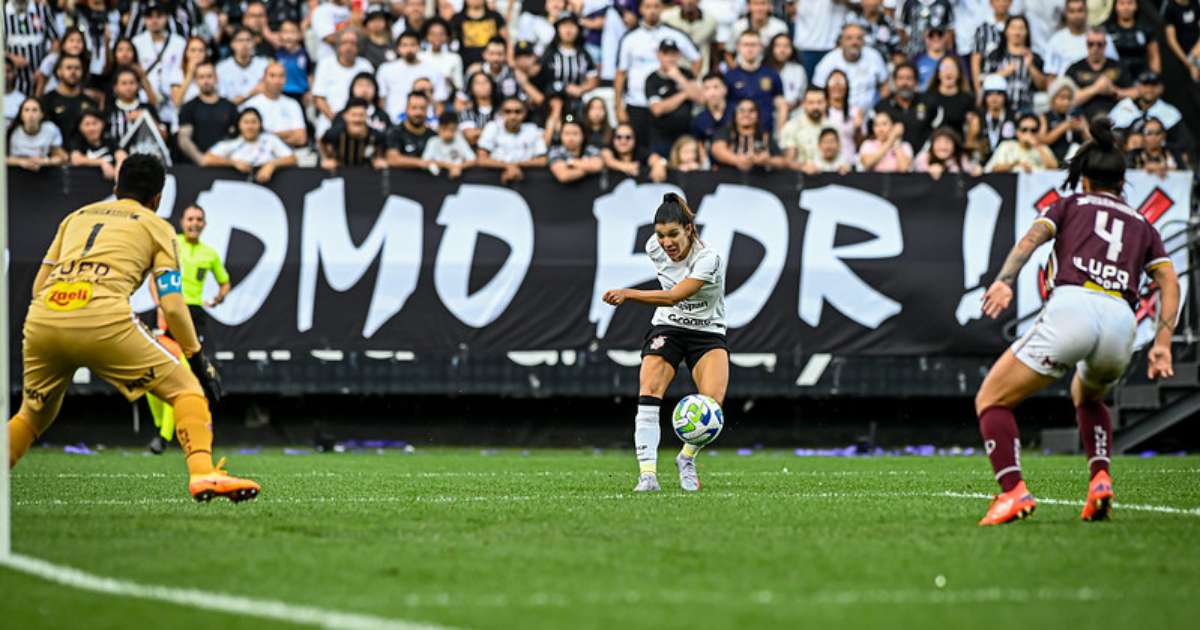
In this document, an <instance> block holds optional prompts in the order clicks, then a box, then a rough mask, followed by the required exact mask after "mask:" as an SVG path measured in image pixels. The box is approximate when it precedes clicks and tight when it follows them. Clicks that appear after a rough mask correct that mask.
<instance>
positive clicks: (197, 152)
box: [177, 61, 237, 164]
mask: <svg viewBox="0 0 1200 630" xmlns="http://www.w3.org/2000/svg"><path fill="white" fill-rule="evenodd" d="M193 76H194V81H195V83H196V88H197V89H198V90H200V94H198V95H197V96H196V98H193V99H192V100H190V101H188V102H186V103H184V104H183V107H182V108H181V109H180V110H179V133H178V136H177V137H178V140H179V150H180V151H181V152H182V153H183V154H184V155H185V156H187V158H188V159H189V160H191V161H192V162H193V163H195V164H200V163H201V162H202V161H203V160H204V154H205V153H208V150H209V149H211V148H212V146H213V145H214V144H216V143H217V142H220V141H221V140H224V139H225V138H227V137H229V132H230V129H231V128H232V127H233V119H234V118H235V117H236V116H237V106H236V105H234V104H233V103H232V102H230V101H229V100H228V99H226V98H224V97H222V96H221V95H220V94H218V93H217V72H216V66H214V65H213V64H212V62H211V61H204V62H201V63H200V64H198V65H197V66H196V70H195V74H194V75H193Z"/></svg>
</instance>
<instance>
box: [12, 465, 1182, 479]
mask: <svg viewBox="0 0 1200 630" xmlns="http://www.w3.org/2000/svg"><path fill="white" fill-rule="evenodd" d="M785 468H786V470H754V471H742V470H738V471H710V472H706V473H705V476H706V477H756V476H788V475H796V476H798V477H928V476H930V475H934V476H938V477H956V476H957V477H978V476H979V475H978V473H976V472H973V471H972V472H968V471H928V470H791V469H790V468H788V467H785ZM238 472H239V473H240V474H243V475H246V476H248V477H255V478H259V477H262V478H280V477H301V478H308V479H313V478H317V479H320V478H330V479H335V478H338V477H385V478H389V479H439V478H482V479H492V478H502V477H594V476H609V475H618V474H623V473H621V472H616V471H607V470H590V471H581V470H570V471H556V470H534V471H521V470H501V471H452V470H447V471H436V472H406V473H375V472H364V471H342V472H332V471H309V472H293V473H255V472H254V471H253V470H239V471H238ZM1084 474H1085V473H1084V469H1082V468H1081V469H1080V470H1079V471H1065V470H1061V471H1039V472H1038V476H1040V477H1058V476H1063V477H1065V476H1072V477H1074V476H1081V475H1084ZM1189 474H1192V475H1194V474H1200V468H1146V469H1132V470H1122V471H1121V476H1122V477H1127V476H1137V475H1189ZM12 476H13V478H14V479H168V478H176V477H178V475H176V474H174V473H172V474H167V473H161V472H129V473H99V472H98V473H38V472H30V473H24V472H19V473H13V474H12Z"/></svg>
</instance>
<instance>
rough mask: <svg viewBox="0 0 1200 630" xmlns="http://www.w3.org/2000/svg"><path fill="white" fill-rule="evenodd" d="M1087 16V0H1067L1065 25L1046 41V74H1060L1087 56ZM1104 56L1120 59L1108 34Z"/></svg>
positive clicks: (1106, 35)
mask: <svg viewBox="0 0 1200 630" xmlns="http://www.w3.org/2000/svg"><path fill="white" fill-rule="evenodd" d="M1087 16H1088V9H1087V0H1067V3H1066V5H1065V7H1064V8H1063V22H1064V24H1065V25H1064V26H1063V27H1062V28H1061V29H1059V30H1058V32H1057V33H1055V34H1054V36H1053V37H1051V38H1050V41H1049V42H1047V43H1046V74H1051V75H1054V76H1060V75H1062V74H1064V73H1066V71H1067V68H1070V67H1071V65H1072V64H1074V63H1075V62H1076V61H1080V60H1082V59H1084V58H1085V57H1087V30H1088V23H1087ZM1031 41H1032V40H1031ZM1104 56H1105V57H1108V58H1109V59H1120V57H1119V56H1118V55H1117V48H1116V46H1114V45H1113V41H1112V36H1111V35H1108V34H1105V47H1104Z"/></svg>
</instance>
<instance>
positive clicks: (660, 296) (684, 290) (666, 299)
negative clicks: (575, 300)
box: [604, 278, 704, 306]
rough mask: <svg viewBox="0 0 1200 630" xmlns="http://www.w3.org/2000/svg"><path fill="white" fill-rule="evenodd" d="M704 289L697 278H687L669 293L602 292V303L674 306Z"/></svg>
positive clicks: (619, 290)
mask: <svg viewBox="0 0 1200 630" xmlns="http://www.w3.org/2000/svg"><path fill="white" fill-rule="evenodd" d="M702 288H704V281H703V280H699V279H697V278H687V279H685V280H684V281H683V282H680V283H679V284H677V285H675V286H674V287H671V290H670V291H641V290H638V289H612V290H610V291H605V292H604V301H605V302H607V303H609V304H612V305H613V306H617V305H619V304H621V303H623V302H625V301H626V300H630V301H632V302H641V303H642V304H649V305H650V306H675V305H676V304H678V303H680V302H682V301H684V300H686V299H688V298H690V297H692V296H693V295H695V294H696V292H697V291H699V290H700V289H702Z"/></svg>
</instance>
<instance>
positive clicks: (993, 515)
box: [979, 481, 1037, 525]
mask: <svg viewBox="0 0 1200 630" xmlns="http://www.w3.org/2000/svg"><path fill="white" fill-rule="evenodd" d="M1036 507H1037V501H1035V500H1034V498H1033V495H1032V494H1030V493H1029V488H1026V487H1025V482H1024V481H1022V482H1020V483H1018V484H1017V487H1015V488H1013V489H1012V490H1009V491H1008V492H1005V493H1002V494H998V495H996V498H995V499H993V500H992V505H991V507H989V508H988V512H987V515H986V516H984V517H983V519H982V520H980V521H979V524H980V525H1003V524H1004V523H1011V522H1012V521H1015V520H1017V519H1022V518H1025V517H1026V516H1029V515H1030V514H1033V510H1034V508H1036Z"/></svg>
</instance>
